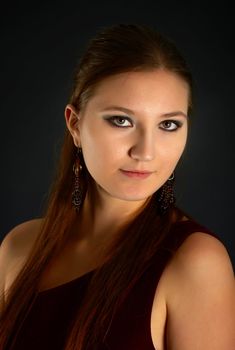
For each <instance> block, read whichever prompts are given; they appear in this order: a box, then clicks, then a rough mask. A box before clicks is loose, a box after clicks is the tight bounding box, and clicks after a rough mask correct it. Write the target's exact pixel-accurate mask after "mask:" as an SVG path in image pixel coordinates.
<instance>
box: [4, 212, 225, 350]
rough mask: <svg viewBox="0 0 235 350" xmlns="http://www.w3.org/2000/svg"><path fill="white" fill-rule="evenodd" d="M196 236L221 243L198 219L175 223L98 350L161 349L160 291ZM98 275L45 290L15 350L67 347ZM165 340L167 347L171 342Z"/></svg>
mask: <svg viewBox="0 0 235 350" xmlns="http://www.w3.org/2000/svg"><path fill="white" fill-rule="evenodd" d="M193 232H204V233H207V234H210V235H212V236H214V237H215V238H217V239H218V240H220V241H221V239H220V238H219V237H218V236H217V235H216V234H215V233H213V232H211V231H210V230H209V229H208V228H206V227H204V226H202V225H201V224H199V223H197V222H195V221H194V220H193V219H192V218H190V220H187V221H179V222H176V223H174V224H173V225H172V227H171V229H170V231H169V233H168V235H167V236H166V238H165V239H164V244H163V246H162V248H161V249H160V250H158V251H157V254H156V255H155V256H154V259H153V263H151V265H150V267H148V268H147V270H146V271H145V272H144V273H143V274H142V275H141V277H140V278H139V279H138V281H137V282H136V284H135V285H134V287H133V288H132V289H131V291H130V293H129V294H128V296H127V298H126V299H125V300H124V303H123V304H122V305H121V307H120V309H119V310H118V312H117V313H116V314H115V317H114V319H113V320H112V323H111V327H110V329H109V332H108V335H107V337H106V341H105V344H104V345H102V346H99V347H97V348H96V350H105V349H106V350H132V349H133V350H134V349H138V350H156V349H155V347H154V345H153V342H152V338H151V331H150V318H151V310H152V304H153V300H154V295H155V291H156V288H157V285H158V282H159V279H160V277H161V275H162V273H163V270H164V268H165V266H166V264H167V263H168V262H169V260H170V258H171V257H172V255H173V254H174V253H175V252H176V250H177V249H178V248H179V247H180V246H181V244H182V243H183V242H184V240H185V239H186V238H187V237H188V236H189V235H190V234H192V233H193ZM221 242H222V241H221ZM93 272H94V270H93V271H90V272H88V273H86V274H84V275H82V276H81V277H78V278H76V279H74V280H72V281H70V282H67V283H64V284H62V285H59V286H57V287H53V288H51V289H47V290H44V291H41V292H39V293H38V295H37V297H36V300H35V302H34V304H33V306H32V308H31V310H30V312H29V314H28V315H27V317H26V319H25V320H24V323H23V326H22V327H21V329H20V331H19V332H18V335H17V338H16V342H14V345H13V347H10V349H13V350H19V349H24V350H29V349H30V350H32V349H33V350H39V349H40V350H42V349H43V350H47V349H48V350H49V349H50V350H52V349H53V350H62V349H64V344H65V340H66V335H67V331H68V326H69V325H70V322H71V320H72V319H73V317H74V316H75V315H76V311H77V310H78V308H79V305H81V303H82V297H83V296H84V295H85V292H86V287H87V285H88V282H89V279H90V278H91V276H92V274H93ZM164 341H165V349H166V348H167V347H166V339H165V340H164ZM92 350H93V349H92Z"/></svg>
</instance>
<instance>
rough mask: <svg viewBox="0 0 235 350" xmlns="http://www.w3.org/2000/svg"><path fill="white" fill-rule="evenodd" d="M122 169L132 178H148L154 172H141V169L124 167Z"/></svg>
mask: <svg viewBox="0 0 235 350" xmlns="http://www.w3.org/2000/svg"><path fill="white" fill-rule="evenodd" d="M120 170H121V172H122V173H123V174H124V175H126V176H128V177H132V178H137V179H146V178H147V177H149V176H150V175H151V174H152V173H151V172H147V171H143V172H141V171H127V170H122V169H120Z"/></svg>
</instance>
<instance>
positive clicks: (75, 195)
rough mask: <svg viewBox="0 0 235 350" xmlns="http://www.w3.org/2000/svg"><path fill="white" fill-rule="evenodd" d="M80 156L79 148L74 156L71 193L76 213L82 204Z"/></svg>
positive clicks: (80, 150)
mask: <svg viewBox="0 0 235 350" xmlns="http://www.w3.org/2000/svg"><path fill="white" fill-rule="evenodd" d="M81 155H82V149H81V147H78V150H77V154H76V161H75V163H74V165H73V172H74V174H75V185H74V191H73V192H72V204H73V206H74V207H75V209H76V211H77V212H78V211H79V209H80V206H81V203H82V189H81V182H80V174H81V171H82V165H81Z"/></svg>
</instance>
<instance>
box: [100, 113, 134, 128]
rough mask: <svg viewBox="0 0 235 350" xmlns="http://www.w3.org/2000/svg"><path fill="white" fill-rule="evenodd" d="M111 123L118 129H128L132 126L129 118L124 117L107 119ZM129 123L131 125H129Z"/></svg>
mask: <svg viewBox="0 0 235 350" xmlns="http://www.w3.org/2000/svg"><path fill="white" fill-rule="evenodd" d="M106 120H108V122H109V123H111V124H112V125H114V126H117V127H121V128H122V127H128V126H130V123H131V120H130V119H129V118H128V117H123V116H119V115H118V116H113V117H110V118H107V119H106ZM128 123H129V124H128Z"/></svg>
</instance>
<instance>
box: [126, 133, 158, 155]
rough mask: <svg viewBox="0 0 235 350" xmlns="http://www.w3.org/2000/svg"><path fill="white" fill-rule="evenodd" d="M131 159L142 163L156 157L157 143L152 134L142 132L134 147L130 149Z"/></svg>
mask: <svg viewBox="0 0 235 350" xmlns="http://www.w3.org/2000/svg"><path fill="white" fill-rule="evenodd" d="M129 155H130V156H131V158H133V159H135V160H140V161H150V160H152V159H154V157H155V142H154V138H153V135H152V134H150V132H142V133H141V134H139V135H138V136H137V140H135V143H134V145H133V146H132V147H131V148H130V151H129Z"/></svg>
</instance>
